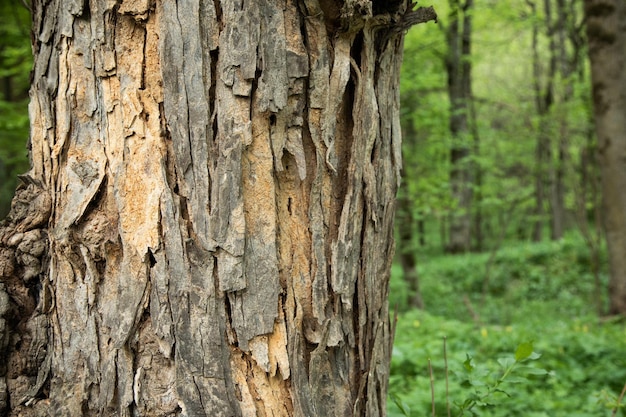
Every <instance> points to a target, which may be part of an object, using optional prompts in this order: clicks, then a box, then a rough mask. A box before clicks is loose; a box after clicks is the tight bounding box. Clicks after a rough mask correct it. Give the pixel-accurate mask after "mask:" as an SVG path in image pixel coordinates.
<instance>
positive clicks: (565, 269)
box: [388, 0, 626, 417]
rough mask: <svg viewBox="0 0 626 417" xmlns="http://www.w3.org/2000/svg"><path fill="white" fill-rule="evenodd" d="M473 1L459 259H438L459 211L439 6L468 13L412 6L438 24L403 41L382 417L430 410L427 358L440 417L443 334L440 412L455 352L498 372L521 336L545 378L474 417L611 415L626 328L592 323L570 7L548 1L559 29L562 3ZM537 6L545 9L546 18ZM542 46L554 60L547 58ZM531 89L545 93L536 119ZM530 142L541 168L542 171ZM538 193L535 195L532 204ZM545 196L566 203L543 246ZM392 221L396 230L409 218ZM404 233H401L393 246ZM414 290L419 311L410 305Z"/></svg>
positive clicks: (588, 121) (584, 94) (594, 226)
mask: <svg viewBox="0 0 626 417" xmlns="http://www.w3.org/2000/svg"><path fill="white" fill-rule="evenodd" d="M473 3H474V5H473V8H472V10H471V12H470V13H471V17H472V24H473V26H472V35H471V40H472V52H471V55H470V56H469V57H467V59H468V60H469V62H470V63H471V65H472V90H473V97H472V104H471V105H472V106H473V111H474V112H475V114H474V116H475V118H474V119H473V121H472V127H471V130H472V134H471V135H470V136H471V137H467V138H461V139H460V140H467V141H468V143H467V144H466V145H467V146H468V147H470V148H471V150H472V151H471V156H470V157H469V159H468V161H466V163H468V164H471V166H472V169H473V173H474V177H473V180H474V181H473V183H472V189H473V201H472V206H471V211H472V213H471V214H472V218H473V230H472V234H473V236H472V239H473V240H472V245H471V248H472V251H471V252H468V253H462V254H455V255H451V254H447V253H446V243H447V242H448V241H449V237H450V236H449V233H450V230H449V228H448V225H449V219H450V217H451V216H454V215H455V213H457V212H458V210H459V208H458V207H457V205H456V202H455V201H453V199H452V198H451V192H450V185H449V184H450V183H449V177H450V172H451V169H452V166H451V158H450V150H451V149H452V147H453V143H452V138H451V134H450V128H449V119H450V111H449V108H450V102H449V97H448V91H447V88H448V84H447V83H448V79H447V74H446V70H447V68H446V61H445V59H446V53H447V48H448V44H447V43H448V41H449V39H447V38H446V31H445V27H446V26H447V25H449V24H450V22H449V21H448V19H449V11H450V7H452V6H453V5H454V4H457V5H459V4H460V5H464V4H465V5H467V3H465V2H460V3H459V2H454V1H452V0H433V1H431V2H430V3H420V4H421V5H424V6H428V5H430V4H433V5H434V7H435V9H436V10H437V12H438V15H439V20H440V23H439V25H434V24H426V25H418V26H416V27H414V28H412V29H411V30H410V31H409V33H408V34H407V37H406V40H405V58H404V63H403V72H402V78H401V99H402V126H403V138H404V141H403V155H404V163H405V166H404V177H403V187H402V189H401V191H400V197H401V198H402V199H404V200H403V201H408V202H409V204H406V203H404V204H402V205H401V206H400V207H401V210H407V207H408V210H409V213H408V215H410V216H412V218H413V219H414V223H412V224H411V228H412V230H411V233H408V234H407V233H402V234H398V236H399V238H398V252H399V253H400V254H402V259H400V257H399V259H398V262H397V263H396V264H394V266H393V268H392V280H391V290H390V306H391V308H392V309H393V308H394V307H396V306H397V309H398V311H399V317H398V322H397V330H396V338H395V343H394V351H393V358H392V369H391V380H390V398H389V401H388V411H389V415H390V416H400V415H411V416H420V417H423V416H431V415H433V414H432V411H431V405H432V404H431V402H432V401H431V382H430V375H429V369H428V361H429V360H431V361H432V365H433V373H434V378H435V381H434V387H435V394H436V395H435V398H436V400H435V403H436V404H435V405H436V410H437V415H438V416H444V415H448V414H447V411H446V404H445V391H446V386H445V385H446V384H445V370H444V368H445V365H444V355H443V338H444V337H446V340H447V352H448V362H449V367H450V376H449V384H450V387H449V389H450V397H451V400H453V401H454V400H456V401H463V400H464V399H465V398H467V396H468V395H470V394H471V390H468V388H467V387H464V386H462V378H461V377H460V376H459V374H463V371H464V370H463V368H464V363H465V361H466V359H467V356H466V355H470V356H471V357H472V358H473V360H474V361H475V362H476V363H477V364H479V365H480V366H482V367H484V368H485V369H486V370H488V371H489V372H491V374H489V375H492V376H495V375H496V374H497V370H498V368H499V364H498V359H500V358H502V357H506V356H507V355H509V356H510V354H511V352H512V351H514V350H515V347H516V346H518V344H520V343H522V342H525V341H529V340H532V341H534V347H535V351H537V352H539V353H541V354H542V356H541V357H540V358H539V359H538V360H537V361H536V362H537V366H539V367H541V368H545V369H547V370H549V371H553V372H554V373H553V375H552V376H546V375H537V376H530V377H529V378H528V379H527V380H525V381H518V383H516V384H514V385H515V386H510V387H508V386H507V387H506V389H505V390H506V391H507V392H508V393H509V394H510V397H509V396H507V395H499V396H497V395H496V396H495V398H494V402H495V404H496V405H495V406H492V407H478V408H476V409H474V410H473V411H475V412H476V415H480V416H493V417H495V416H498V417H499V416H524V417H528V416H530V417H540V416H541V417H544V416H545V417H547V416H570V417H571V416H576V417H583V416H585V417H591V416H611V415H612V409H611V407H612V406H614V405H615V400H616V398H617V397H618V396H619V394H620V392H621V391H622V388H623V387H624V384H625V383H626V355H624V352H626V327H625V325H624V322H623V318H621V319H620V318H612V319H608V318H606V317H604V316H603V313H604V312H606V311H607V305H608V281H609V278H608V276H609V271H608V258H607V252H606V247H605V245H604V238H603V233H602V229H601V224H600V222H601V207H600V199H601V196H600V195H599V186H598V167H597V162H596V158H595V154H596V148H595V143H596V140H595V137H594V130H593V121H592V116H591V99H590V92H591V86H590V81H589V64H588V61H587V51H586V43H585V39H584V31H583V30H582V29H583V28H584V25H583V19H582V1H580V0H563V1H561V2H560V4H561V5H565V6H566V7H567V14H566V15H565V16H563V18H562V19H561V20H560V21H559V20H558V19H557V17H556V14H557V10H558V7H560V6H557V2H555V1H553V0H542V1H532V0H528V1H527V0H499V1H495V0H476V1H474V2H473ZM546 5H549V6H551V7H552V9H551V10H550V11H549V12H550V13H551V15H550V16H548V15H547V12H548V10H547V8H546V7H545V6H546ZM558 22H561V23H558ZM558 24H562V25H563V26H562V27H561V29H562V32H561V33H562V34H563V36H562V38H557V39H556V41H555V39H554V36H555V33H558V31H559V30H560V29H559V26H558ZM533 33H535V36H536V44H535V47H533ZM551 36H552V37H553V39H552V40H553V41H555V42H553V43H551V42H550V37H551ZM559 42H562V45H561V46H563V47H562V48H561V46H559ZM555 45H556V46H558V47H559V48H561V49H560V52H555V50H554V49H551V48H555V47H556V46H555ZM559 54H560V55H559ZM553 64H554V65H557V67H558V65H561V64H563V65H566V64H567V65H570V68H573V72H571V73H569V74H568V75H566V76H564V75H563V74H567V71H563V72H559V71H554V72H552V71H551V66H552V65H553ZM537 87H539V88H540V89H542V92H543V93H546V92H548V91H549V92H550V94H552V96H551V97H550V98H551V99H552V102H551V104H550V106H549V108H548V110H547V111H546V112H545V113H543V114H541V113H540V112H539V110H538V106H537V100H538V96H537V90H536V88H537ZM540 98H542V99H544V98H545V96H544V97H540ZM542 137H543V138H545V140H546V143H547V145H546V146H547V151H546V153H547V157H545V159H544V160H543V161H539V160H538V153H537V149H538V140H539V138H542ZM457 140H458V139H457ZM540 183H541V184H543V186H544V187H545V188H544V191H543V192H544V193H545V195H544V200H543V202H542V203H541V207H537V205H538V203H537V199H536V196H537V187H538V184H540ZM558 187H562V188H561V189H562V192H563V197H564V223H565V233H564V235H563V236H562V237H557V238H554V236H552V238H551V234H552V233H551V232H552V230H551V227H552V218H551V216H553V215H554V211H553V208H554V207H553V204H554V199H553V198H554V192H555V190H556V188H558ZM401 215H402V216H401V217H399V220H402V221H406V220H405V219H406V218H407V213H404V212H403V213H401ZM397 227H398V228H403V227H405V225H404V223H403V224H400V223H399V224H398V225H397ZM537 230H538V232H539V233H534V232H535V231H537ZM406 235H409V236H411V238H410V239H409V240H404V237H405V236H406ZM407 253H408V254H410V255H413V256H414V258H415V263H416V264H417V270H416V272H415V273H411V276H417V277H419V286H418V285H415V284H414V283H410V282H407V280H406V279H405V274H407V276H409V272H407V271H405V270H403V267H404V268H406V264H407V262H406V260H405V259H404V258H405V255H406V254H407ZM409 264H411V263H410V262H409ZM415 288H419V290H420V293H421V297H420V298H421V300H423V303H424V309H423V310H420V309H417V308H415V307H414V305H412V300H414V299H415V297H414V294H413V292H415ZM485 372H487V371H485ZM397 404H401V405H402V406H403V407H404V410H401V409H400V408H399V407H398V405H397ZM607 407H608V408H607ZM409 409H410V412H407V410H409ZM453 410H454V407H453ZM452 415H453V416H457V415H458V412H457V413H455V412H452ZM466 415H467V414H466ZM615 415H624V413H623V411H619V412H617V413H616V414H615Z"/></svg>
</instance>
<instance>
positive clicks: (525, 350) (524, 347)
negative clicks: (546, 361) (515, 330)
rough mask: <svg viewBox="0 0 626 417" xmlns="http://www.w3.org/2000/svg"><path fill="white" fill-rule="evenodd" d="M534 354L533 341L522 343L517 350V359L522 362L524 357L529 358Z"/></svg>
mask: <svg viewBox="0 0 626 417" xmlns="http://www.w3.org/2000/svg"><path fill="white" fill-rule="evenodd" d="M532 354H533V342H532V341H530V342H524V343H520V344H519V346H517V350H516V351H515V361H516V362H521V361H523V360H524V359H528V358H530V357H531V355H532Z"/></svg>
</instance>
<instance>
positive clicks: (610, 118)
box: [585, 0, 626, 314]
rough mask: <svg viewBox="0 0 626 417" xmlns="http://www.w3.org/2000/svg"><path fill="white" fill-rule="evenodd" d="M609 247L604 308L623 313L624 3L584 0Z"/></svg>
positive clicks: (625, 221)
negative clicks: (606, 304)
mask: <svg viewBox="0 0 626 417" xmlns="http://www.w3.org/2000/svg"><path fill="white" fill-rule="evenodd" d="M585 15H586V18H587V36H588V39H589V57H590V61H591V81H592V89H593V104H594V116H595V121H596V134H597V137H598V154H599V163H600V172H601V175H602V196H603V200H604V201H603V205H604V223H605V224H604V226H605V229H606V239H607V246H608V251H609V265H610V273H611V276H610V280H609V293H610V294H609V303H610V306H609V311H610V313H613V314H626V257H625V256H624V254H625V253H626V174H625V173H626V159H625V158H624V156H625V155H626V118H625V117H624V114H626V71H624V68H625V66H626V3H624V2H623V1H621V0H585Z"/></svg>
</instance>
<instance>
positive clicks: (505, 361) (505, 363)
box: [498, 356, 515, 369]
mask: <svg viewBox="0 0 626 417" xmlns="http://www.w3.org/2000/svg"><path fill="white" fill-rule="evenodd" d="M498 363H499V364H500V366H501V367H503V368H504V369H509V368H510V367H511V366H513V365H515V359H513V358H511V357H510V356H509V357H506V358H500V359H498Z"/></svg>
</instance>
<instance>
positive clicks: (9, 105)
mask: <svg viewBox="0 0 626 417" xmlns="http://www.w3.org/2000/svg"><path fill="white" fill-rule="evenodd" d="M30 33H31V31H30V13H29V11H28V8H27V7H26V5H25V4H24V3H22V2H20V1H15V0H0V219H2V218H4V216H6V214H7V213H8V211H9V208H10V205H11V198H12V197H13V192H14V191H15V186H16V183H17V175H18V174H22V173H24V172H26V171H27V170H28V152H27V149H26V143H27V141H28V131H29V124H28V123H29V122H28V89H29V86H30V85H29V83H30V70H31V67H32V51H31V48H30Z"/></svg>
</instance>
